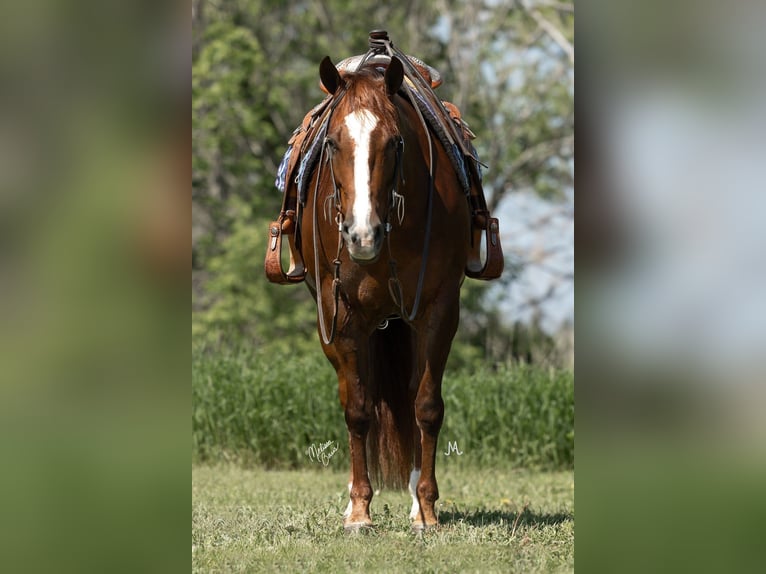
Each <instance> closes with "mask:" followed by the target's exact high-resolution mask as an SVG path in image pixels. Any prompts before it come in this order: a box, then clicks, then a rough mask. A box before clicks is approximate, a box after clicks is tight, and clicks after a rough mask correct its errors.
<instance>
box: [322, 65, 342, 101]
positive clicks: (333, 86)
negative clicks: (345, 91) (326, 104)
mask: <svg viewBox="0 0 766 574" xmlns="http://www.w3.org/2000/svg"><path fill="white" fill-rule="evenodd" d="M319 78H320V79H321V80H322V85H323V86H324V87H325V88H327V91H328V92H329V93H330V94H334V93H335V92H336V91H337V89H338V87H339V86H340V85H341V84H342V83H343V80H342V79H341V77H340V72H338V68H336V67H335V65H334V64H333V63H332V61H331V60H330V56H325V57H324V59H323V60H322V61H321V62H320V64H319Z"/></svg>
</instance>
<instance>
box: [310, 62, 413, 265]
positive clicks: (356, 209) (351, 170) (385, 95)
mask: <svg viewBox="0 0 766 574" xmlns="http://www.w3.org/2000/svg"><path fill="white" fill-rule="evenodd" d="M319 75H320V79H321V80H322V84H323V85H324V86H325V88H327V91H328V92H329V93H330V94H332V95H333V97H335V98H338V102H337V106H336V108H335V111H334V113H333V114H332V117H331V118H330V120H329V121H330V124H329V125H328V128H327V136H326V138H325V145H326V148H325V151H326V158H327V162H328V163H329V164H330V170H329V171H330V173H331V177H332V179H333V182H334V184H333V185H334V186H335V194H334V197H335V200H336V202H338V212H339V215H338V217H339V221H338V224H339V226H340V231H341V234H342V236H343V240H344V241H345V244H346V246H347V248H348V253H349V255H350V257H351V258H352V259H353V260H354V261H355V262H356V263H359V264H362V265H364V264H368V263H372V262H374V261H376V260H377V259H378V256H379V255H380V251H381V248H382V246H383V239H384V237H385V234H386V233H387V225H388V223H389V221H388V219H389V217H390V214H391V213H392V209H393V207H394V203H395V199H396V185H397V181H398V178H399V171H400V161H401V150H402V138H401V135H400V133H399V127H398V119H397V111H396V107H395V106H394V103H393V98H394V96H395V94H396V93H397V91H398V90H399V88H400V86H401V84H402V80H403V68H402V63H401V62H400V61H399V59H398V58H396V57H393V58H391V61H390V63H389V64H388V67H387V68H386V70H385V73H384V74H380V72H379V71H378V70H377V69H374V68H364V69H362V70H360V71H357V72H355V73H350V74H345V75H344V76H341V74H340V72H338V69H337V68H336V67H335V66H334V65H333V64H332V62H331V61H330V59H329V58H325V59H324V60H322V63H321V64H320V66H319Z"/></svg>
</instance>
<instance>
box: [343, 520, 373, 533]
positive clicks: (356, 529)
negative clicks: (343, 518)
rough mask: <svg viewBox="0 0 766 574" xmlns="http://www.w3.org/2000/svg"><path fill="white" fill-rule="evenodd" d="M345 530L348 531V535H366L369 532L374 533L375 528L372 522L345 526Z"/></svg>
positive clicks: (352, 523)
mask: <svg viewBox="0 0 766 574" xmlns="http://www.w3.org/2000/svg"><path fill="white" fill-rule="evenodd" d="M343 530H345V531H346V534H360V533H361V534H366V533H368V532H373V531H374V528H373V526H372V522H351V523H349V524H344V525H343Z"/></svg>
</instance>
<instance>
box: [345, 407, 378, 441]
mask: <svg viewBox="0 0 766 574" xmlns="http://www.w3.org/2000/svg"><path fill="white" fill-rule="evenodd" d="M345 415H346V427H347V428H348V430H349V432H350V433H352V434H355V435H357V436H364V435H366V434H367V431H368V430H369V429H370V419H371V418H372V414H371V413H370V412H368V411H367V409H366V408H365V407H364V405H361V406H360V405H354V404H351V403H350V402H349V404H347V405H346V413H345Z"/></svg>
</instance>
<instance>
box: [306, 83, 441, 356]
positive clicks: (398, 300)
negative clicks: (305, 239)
mask: <svg viewBox="0 0 766 574" xmlns="http://www.w3.org/2000/svg"><path fill="white" fill-rule="evenodd" d="M403 86H405V89H406V90H408V91H409V90H410V87H409V86H407V85H406V82H405V83H404V84H403ZM345 93H346V90H345V88H342V89H341V90H339V92H338V93H337V94H336V95H335V96H334V99H333V102H332V103H331V104H330V106H329V110H328V111H327V113H326V114H325V118H324V119H323V120H322V126H321V128H320V133H319V134H318V135H317V137H322V138H323V139H322V144H321V150H320V154H319V162H318V164H317V165H318V168H317V175H316V180H315V183H314V193H313V244H314V272H315V273H316V274H317V275H318V273H319V221H318V210H317V205H318V203H319V182H320V180H321V178H322V173H321V170H322V167H323V165H325V164H329V169H330V180H331V181H332V187H333V189H332V194H331V195H328V196H327V197H326V198H325V200H324V204H323V212H324V216H325V219H326V220H327V221H331V220H332V219H333V207H334V208H335V209H334V211H335V217H334V221H335V224H336V225H337V228H338V249H337V252H336V254H335V259H333V262H332V263H333V281H332V300H333V307H332V309H333V310H332V319H331V324H330V329H329V333H328V329H327V326H326V324H325V323H326V321H325V318H324V305H323V301H322V287H321V285H322V281H321V280H319V278H318V277H316V278H315V283H316V292H317V313H318V322H319V328H320V332H321V336H322V341H323V342H324V344H325V345H329V344H330V343H331V342H332V341H333V340H334V339H335V333H336V329H337V319H338V300H339V298H340V288H341V280H340V266H341V260H340V256H341V253H342V252H343V248H344V246H345V241H344V239H343V219H344V215H343V208H342V205H341V197H340V191H339V189H338V182H337V180H336V178H335V171H334V167H333V161H332V156H333V150H332V143H331V140H329V138H327V136H325V135H323V134H325V133H326V132H327V128H328V126H329V125H330V121H331V119H332V115H333V112H334V111H335V108H336V107H337V105H338V103H339V102H340V100H341V99H342V98H343V96H344V95H345ZM410 97H411V98H412V95H411V94H410ZM413 107H414V109H415V111H416V112H417V114H418V117H419V118H420V121H421V123H422V125H423V129H424V130H425V133H426V135H427V136H428V153H429V173H428V179H429V182H428V198H427V207H426V214H427V215H426V226H425V239H424V246H423V253H422V261H421V265H420V272H419V275H418V285H417V288H416V290H415V301H414V303H413V306H412V310H411V311H409V312H408V311H407V310H406V307H405V305H404V294H403V291H402V285H401V282H400V280H399V276H398V273H397V263H396V259H394V256H393V251H392V249H391V231H392V229H393V225H392V223H391V216H392V214H396V217H397V219H398V222H399V225H401V224H402V222H403V221H404V214H405V208H404V196H403V195H402V194H400V193H399V189H398V187H399V183H400V182H401V183H405V181H404V168H403V161H402V160H403V154H404V139H403V138H402V137H401V135H400V136H397V137H398V139H397V142H396V160H395V164H394V165H395V167H394V184H393V186H392V187H391V192H390V196H389V201H388V210H387V212H386V218H385V222H384V224H383V229H384V234H385V238H386V245H387V248H388V258H389V267H390V270H391V276H390V277H389V279H388V290H389V294H390V295H391V298H392V299H393V301H394V304H396V305H397V306H398V307H399V317H401V318H402V319H404V320H406V321H408V322H410V321H412V320H413V319H415V317H416V316H417V312H418V308H419V307H420V296H421V293H422V291H423V282H424V279H425V270H426V264H427V262H428V251H429V245H430V237H431V221H432V214H433V194H434V154H433V145H432V141H431V133H430V131H429V129H428V124H427V123H426V121H425V119H424V118H423V115H422V113H421V112H420V110H419V109H418V107H417V106H413Z"/></svg>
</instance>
